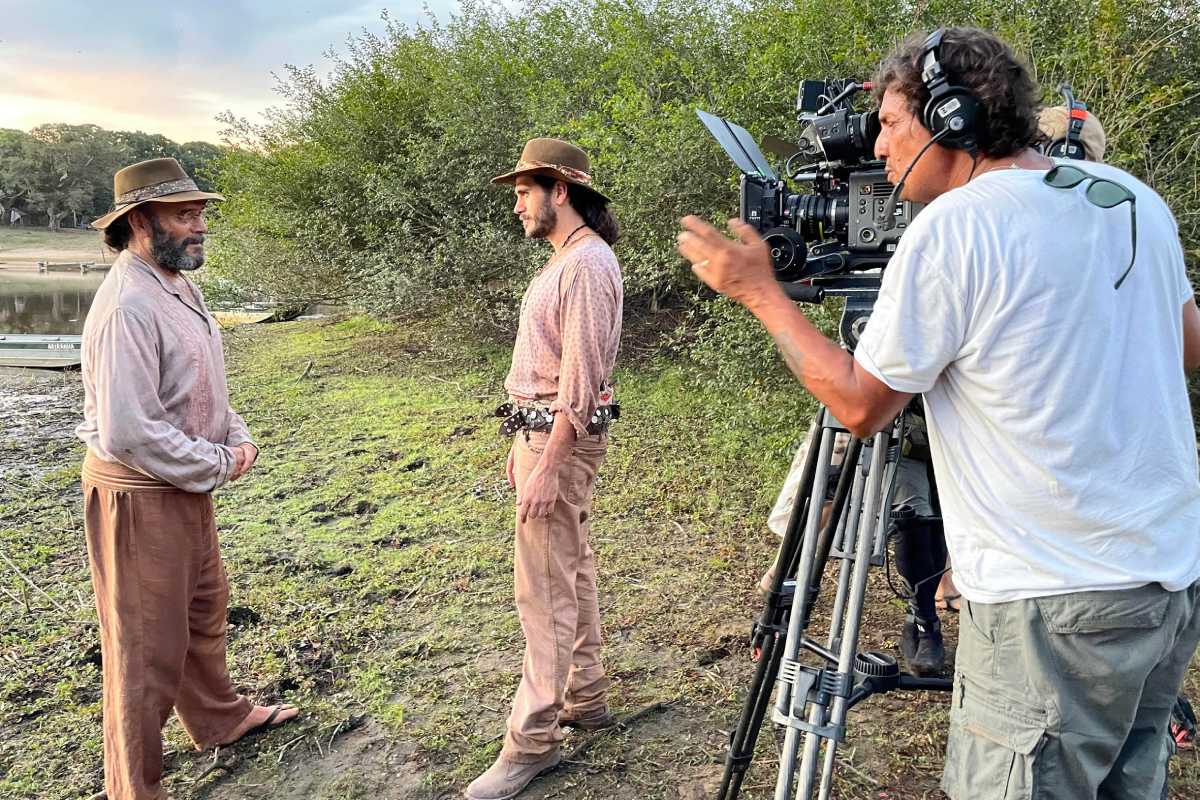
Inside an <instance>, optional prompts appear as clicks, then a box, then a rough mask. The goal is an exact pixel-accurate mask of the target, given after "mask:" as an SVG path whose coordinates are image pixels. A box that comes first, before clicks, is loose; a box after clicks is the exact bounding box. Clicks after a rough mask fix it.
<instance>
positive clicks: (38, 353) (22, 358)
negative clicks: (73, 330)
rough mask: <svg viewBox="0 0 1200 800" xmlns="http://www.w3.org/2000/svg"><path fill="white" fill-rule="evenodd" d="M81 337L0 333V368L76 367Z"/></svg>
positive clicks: (78, 359)
mask: <svg viewBox="0 0 1200 800" xmlns="http://www.w3.org/2000/svg"><path fill="white" fill-rule="evenodd" d="M82 341H83V337H82V336H66V335H63V336H57V335H45V334H40V333H0V367H40V368H42V369H66V368H68V367H78V366H79V362H80V359H81V355H80V345H81V343H82Z"/></svg>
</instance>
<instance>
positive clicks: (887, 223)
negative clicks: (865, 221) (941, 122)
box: [875, 128, 950, 231]
mask: <svg viewBox="0 0 1200 800" xmlns="http://www.w3.org/2000/svg"><path fill="white" fill-rule="evenodd" d="M949 134H950V130H949V129H948V128H943V129H942V130H940V131H938V132H937V133H935V134H934V135H933V138H932V139H930V140H929V141H928V142H926V143H925V146H924V147H922V148H921V152H919V153H917V157H916V158H914V159H913V160H912V163H911V164H909V165H908V169H906V170H904V174H903V175H901V176H900V180H899V181H897V183H896V185H895V186H893V187H892V193H891V194H889V195H888V200H887V204H886V205H884V207H883V213H882V216H881V217H880V218H879V219H876V220H875V224H876V225H881V226H883V229H884V230H885V231H890V230H891V229H892V228H895V227H896V204H897V203H898V202H899V201H900V192H902V191H904V182H905V181H906V180H908V176H909V174H910V173H911V172H912V171H913V167H915V166H916V165H917V162H918V161H920V160H921V156H923V155H925V151H926V150H928V149H929V148H931V147H933V146H934V145H935V144H937V143H938V141H940V140H941V139H944V138H945V137H946V136H948V135H949Z"/></svg>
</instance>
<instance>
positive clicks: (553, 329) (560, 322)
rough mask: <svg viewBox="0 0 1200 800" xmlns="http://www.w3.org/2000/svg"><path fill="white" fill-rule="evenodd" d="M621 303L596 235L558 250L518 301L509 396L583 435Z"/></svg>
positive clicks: (609, 259) (615, 339)
mask: <svg viewBox="0 0 1200 800" xmlns="http://www.w3.org/2000/svg"><path fill="white" fill-rule="evenodd" d="M623 299H624V287H623V285H622V282H621V267H620V265H619V264H618V263H617V257H616V255H614V254H613V251H612V248H610V247H609V246H608V244H607V243H606V242H605V241H604V240H603V239H601V238H600V237H599V236H596V235H594V234H593V235H590V236H585V237H584V238H582V239H580V240H578V241H577V242H573V243H572V244H570V245H569V246H568V247H566V248H564V249H563V250H562V252H560V253H556V254H555V255H554V257H552V258H551V259H550V261H549V262H547V264H546V266H544V267H542V269H541V271H540V272H538V274H537V275H536V276H535V277H534V279H533V281H532V282H531V283H530V284H529V288H528V289H526V290H525V297H524V299H522V300H521V321H520V326H519V328H518V329H517V343H516V346H515V347H514V348H513V358H512V368H511V369H510V370H509V372H508V377H507V378H506V379H505V381H504V388H505V390H506V391H507V392H508V394H509V396H510V397H512V398H513V399H514V400H516V401H521V400H537V401H542V402H546V403H549V405H550V410H551V411H553V412H555V413H556V414H557V413H563V414H565V415H566V416H567V419H569V420H570V421H571V425H572V426H573V427H574V428H575V430H576V431H577V432H578V435H579V436H586V435H587V425H588V420H590V419H591V416H592V414H593V413H594V412H595V410H596V408H597V407H598V406H599V405H601V403H600V402H599V400H600V392H601V388H602V387H605V386H607V385H608V383H609V381H610V379H611V377H612V371H613V365H614V364H615V363H616V360H617V345H618V344H619V343H620V340H621V304H622V302H623ZM606 402H607V401H606Z"/></svg>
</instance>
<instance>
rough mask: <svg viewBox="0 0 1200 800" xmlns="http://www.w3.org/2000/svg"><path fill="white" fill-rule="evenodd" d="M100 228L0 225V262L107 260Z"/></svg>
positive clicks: (23, 263)
mask: <svg viewBox="0 0 1200 800" xmlns="http://www.w3.org/2000/svg"><path fill="white" fill-rule="evenodd" d="M111 260H112V254H111V253H109V252H108V250H107V249H106V248H105V247H104V246H103V242H102V240H101V238H100V232H99V231H91V230H79V229H74V228H64V229H63V230H59V231H52V230H49V229H47V228H41V227H31V226H25V227H16V228H14V227H11V226H9V225H0V265H5V264H7V265H22V266H23V265H33V264H36V263H37V262H39V261H97V262H105V263H107V262H109V261H111Z"/></svg>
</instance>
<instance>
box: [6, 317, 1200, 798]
mask: <svg viewBox="0 0 1200 800" xmlns="http://www.w3.org/2000/svg"><path fill="white" fill-rule="evenodd" d="M226 341H227V345H228V351H229V352H228V360H229V366H230V385H231V387H232V391H233V399H234V404H235V407H236V408H238V409H239V410H240V411H242V412H243V414H244V415H245V416H246V418H247V420H248V422H249V424H250V426H251V429H252V430H253V432H254V433H255V435H256V438H257V439H258V440H259V442H260V443H261V444H262V446H263V451H262V457H261V458H260V461H259V464H258V465H257V466H256V468H255V470H254V472H253V473H252V474H251V475H250V476H249V477H248V478H247V479H246V480H244V481H241V482H238V483H236V484H233V485H232V486H230V487H228V489H226V490H223V491H222V492H220V493H219V495H218V510H217V514H218V522H219V524H220V527H221V536H222V546H223V550H224V555H225V559H226V564H227V567H228V572H229V575H230V581H231V585H232V601H231V603H232V608H231V612H230V623H231V628H230V662H231V665H232V669H233V674H234V678H235V681H237V682H238V683H239V685H240V686H241V687H242V689H243V690H245V691H246V692H248V693H250V694H252V695H253V696H254V697H255V698H257V699H259V700H262V701H277V700H281V699H282V700H286V701H288V702H292V703H296V704H298V705H300V706H302V707H303V708H304V711H305V714H304V718H303V720H302V721H301V722H298V723H295V724H292V725H289V726H287V727H285V728H283V729H281V730H278V731H274V732H272V733H271V734H269V735H266V736H262V737H260V738H258V739H257V740H256V741H255V742H253V743H249V744H241V745H238V746H235V747H233V748H230V749H229V750H228V751H223V752H221V753H218V754H217V757H216V759H215V760H214V757H213V754H212V753H211V752H210V753H206V754H197V753H194V752H193V751H192V750H191V749H190V747H189V745H188V743H187V740H186V737H185V736H184V734H183V731H182V729H181V728H180V726H179V724H178V722H176V721H174V720H172V721H171V722H170V723H169V724H168V727H167V750H168V757H167V765H168V770H169V772H168V776H167V787H168V789H169V791H171V792H172V793H173V795H174V796H175V797H176V798H177V800H189V799H191V798H217V799H224V800H241V799H242V798H289V799H291V798H295V799H296V800H299V798H327V799H328V800H332V799H333V798H339V799H340V798H367V797H370V798H395V799H396V800H418V799H419V800H429V799H430V798H440V797H450V796H455V795H453V794H451V793H452V792H454V791H456V790H458V789H461V787H462V786H464V785H465V784H466V783H467V782H468V781H469V780H470V779H471V778H472V777H474V775H475V774H477V773H478V772H479V771H480V770H482V769H483V768H485V767H486V766H487V764H488V763H489V762H490V760H491V759H492V758H493V757H494V756H495V754H496V752H497V751H498V749H499V746H500V736H501V734H502V732H503V725H504V719H505V716H506V713H507V709H508V702H509V700H510V698H511V695H512V692H513V691H514V689H515V687H516V682H517V678H518V674H519V669H520V661H521V647H522V644H521V633H520V627H519V624H518V621H517V618H516V615H515V613H514V611H513V608H512V597H511V593H512V577H511V537H512V533H511V525H512V505H513V501H514V497H513V492H512V490H511V489H510V488H509V487H508V486H507V483H506V482H505V480H504V475H503V465H504V457H505V452H506V445H507V443H506V442H505V441H504V440H502V439H500V438H499V437H498V436H497V435H496V432H495V428H496V424H497V420H496V419H495V418H494V417H491V416H490V412H491V410H492V408H493V407H494V406H495V404H496V402H497V400H498V398H499V397H500V395H501V393H502V389H501V385H502V380H503V376H504V373H505V370H506V368H507V359H508V356H509V352H508V350H507V348H506V347H505V346H503V345H502V344H488V343H486V342H484V343H480V342H479V341H478V340H477V338H476V337H474V336H469V335H467V334H466V333H465V332H463V331H460V330H455V329H453V328H448V327H446V326H437V325H406V326H394V327H393V326H386V325H381V324H378V323H375V322H373V321H370V320H368V319H364V318H355V319H350V320H345V321H341V322H337V323H330V322H324V321H312V322H300V323H286V324H278V325H259V326H246V327H243V328H239V329H236V330H234V331H231V332H229V333H227V334H226ZM623 353H626V354H631V355H637V353H638V351H637V350H636V349H635V348H625V349H624V350H623ZM645 358H647V359H649V358H650V357H649V356H645ZM618 377H619V380H620V383H619V392H620V396H621V399H622V403H623V406H624V410H625V414H624V415H623V418H622V419H621V421H620V422H619V423H618V426H617V428H616V430H615V432H614V445H613V447H612V450H611V452H610V455H609V458H608V461H607V463H606V464H605V466H604V467H603V469H602V471H601V478H600V485H599V487H598V490H597V502H596V507H595V518H594V523H593V525H594V538H595V541H594V546H595V549H596V551H597V559H598V564H599V573H600V574H599V581H600V585H601V606H602V611H603V615H604V626H605V627H604V636H605V642H606V651H605V657H606V663H607V667H608V669H609V671H610V673H611V674H612V676H613V678H614V688H613V695H612V702H613V705H614V707H615V709H616V710H617V711H618V712H619V713H624V714H632V713H636V712H638V711H642V710H645V713H644V714H643V715H641V716H640V717H638V718H637V719H636V720H634V721H633V722H632V723H631V724H630V725H629V726H628V727H627V728H625V729H623V730H618V731H613V732H609V733H606V734H602V735H599V736H596V737H595V738H594V739H588V738H587V737H586V736H580V735H579V734H574V733H572V734H571V735H570V737H571V738H570V739H569V740H568V747H569V748H572V749H573V748H576V747H578V746H580V745H581V743H584V742H587V744H586V749H585V750H583V751H575V754H574V755H572V756H571V757H570V758H569V759H568V762H567V763H566V764H565V765H564V767H562V768H560V769H559V770H557V771H556V772H555V773H553V774H552V775H550V776H547V777H546V778H543V779H541V780H540V781H539V782H538V783H537V784H535V786H534V787H532V788H531V790H530V791H529V792H527V793H526V794H523V795H522V797H523V798H525V797H528V798H538V797H556V798H566V799H567V800H583V799H584V798H595V799H596V800H599V799H600V798H638V799H639V800H641V799H642V798H645V799H647V800H650V799H658V798H661V799H662V800H686V799H691V798H695V799H696V800H699V798H707V797H711V796H712V795H713V794H714V792H715V787H716V784H717V783H718V782H719V778H720V773H721V764H722V759H723V751H724V745H725V741H726V737H727V732H728V731H729V729H730V727H731V726H732V725H733V724H734V723H735V722H736V719H737V716H738V714H739V712H740V703H741V699H742V697H743V693H744V690H745V688H746V686H747V685H748V683H749V680H750V677H751V674H752V668H753V664H751V663H750V661H749V660H748V658H747V654H746V651H745V647H744V639H745V634H746V632H747V631H748V627H749V622H750V620H751V618H752V616H753V615H754V614H755V612H756V611H757V610H758V608H759V602H758V600H757V599H756V597H755V594H754V586H755V584H756V582H757V579H758V575H759V574H760V573H761V571H762V569H763V568H764V567H765V566H766V564H767V563H769V561H770V559H771V558H772V556H773V554H774V547H775V544H776V542H775V541H774V539H773V537H772V536H771V535H770V534H769V533H768V532H767V531H766V528H765V525H764V524H763V520H764V519H765V516H766V512H767V510H768V508H769V506H770V503H771V502H772V500H773V499H774V493H775V491H776V488H777V486H778V484H779V483H780V482H781V480H782V478H783V473H784V471H785V469H786V466H787V462H788V460H789V457H790V452H789V450H790V447H791V446H792V445H793V444H794V440H795V439H796V438H797V437H798V436H800V435H802V434H803V428H804V427H805V425H803V424H798V425H795V426H792V425H786V424H783V423H782V422H781V421H782V420H787V419H802V418H803V417H804V415H805V413H806V411H808V410H810V409H809V408H808V407H807V406H805V405H804V402H805V401H804V400H803V399H802V395H801V394H800V393H798V392H794V391H787V392H785V391H782V390H780V391H777V392H774V393H763V394H759V395H756V396H752V397H744V396H731V395H728V394H723V393H721V392H719V391H717V390H715V389H713V388H711V387H709V386H707V385H706V384H704V383H703V382H701V381H698V380H693V379H691V378H690V377H689V376H688V374H687V373H686V372H685V371H684V370H683V369H682V367H681V366H680V365H677V364H671V363H665V362H662V361H657V360H643V361H640V362H639V361H636V360H634V359H633V358H632V357H626V358H625V359H624V360H623V362H622V368H621V371H620V373H619V375H618ZM0 397H2V398H4V402H5V403H6V404H8V403H11V405H6V406H4V408H0V412H4V413H5V414H6V419H8V418H11V419H16V420H18V424H17V425H16V426H15V427H14V426H6V429H5V431H4V433H3V436H4V439H3V441H2V442H0V444H2V446H0V479H2V480H3V482H4V484H3V485H4V486H5V494H4V498H3V500H2V501H0V547H2V548H3V553H4V555H5V556H6V557H7V558H8V559H9V560H10V561H11V563H0V588H2V589H3V592H2V593H0V647H2V652H0V664H3V669H4V677H3V680H2V681H0V687H2V688H0V798H4V800H9V798H13V799H14V800H15V798H30V797H37V798H68V797H70V798H74V797H86V796H87V795H88V794H89V793H90V792H92V791H96V790H97V789H98V788H99V785H100V780H101V779H100V770H101V751H100V741H99V724H100V704H99V687H100V680H99V650H98V647H97V645H96V634H95V628H94V619H95V612H94V609H93V608H92V605H91V596H90V582H89V580H88V574H87V566H86V556H85V551H84V546H83V539H82V532H81V528H80V521H79V512H80V509H79V503H80V500H79V491H78V484H77V480H78V464H79V461H80V459H81V458H82V450H81V448H80V447H79V446H78V445H77V444H76V443H75V442H74V440H73V439H72V438H71V434H70V430H71V428H72V427H73V425H74V421H75V419H76V418H77V415H78V409H79V407H80V403H81V399H82V398H81V392H80V390H79V387H78V376H77V374H68V375H65V376H64V375H53V374H51V375H39V376H30V375H29V374H24V375H21V376H14V375H12V374H10V373H6V374H0ZM10 408H11V409H15V411H14V412H13V416H12V417H8V416H7V414H8V409H10ZM34 585H36V587H37V588H36V589H35V588H33V586H34ZM42 592H44V594H43V593H42ZM871 596H872V601H871V603H870V606H869V611H868V615H867V621H866V624H865V629H866V632H865V635H864V639H865V641H864V644H863V646H864V649H867V648H883V649H889V650H894V649H895V647H896V641H895V632H896V631H898V630H899V627H900V624H901V622H902V618H903V610H902V608H901V607H900V605H899V603H898V602H896V601H894V600H893V599H891V595H890V593H889V592H888V590H887V588H886V584H885V581H884V579H883V576H882V575H875V576H873V579H872V587H871ZM818 616H820V615H819V614H818ZM947 634H948V639H949V641H950V643H951V644H952V642H953V641H954V639H955V638H956V630H955V625H954V620H953V619H951V620H948V621H947ZM951 650H952V647H951ZM1189 680H1190V686H1189V688H1190V691H1191V692H1192V695H1193V697H1195V696H1200V682H1198V680H1197V671H1196V668H1195V666H1194V667H1193V670H1192V672H1191V674H1190V678H1189ZM945 703H946V698H945V696H921V695H912V694H895V695H892V696H888V697H881V698H875V699H873V700H870V701H868V702H867V703H865V704H863V705H862V706H860V707H859V708H858V709H857V710H856V711H855V712H854V713H853V715H852V717H851V719H852V723H851V731H852V737H851V740H850V742H849V743H848V744H847V746H846V747H845V748H844V749H843V750H841V751H840V753H841V755H842V758H843V761H844V762H845V764H846V765H847V766H845V767H844V768H842V769H840V770H839V773H838V791H837V795H838V796H839V797H847V798H852V797H868V796H870V797H874V798H896V799H898V798H909V797H912V798H917V797H938V796H940V795H937V794H936V789H935V787H936V785H937V780H938V773H939V770H940V764H941V755H942V749H943V747H944V743H945V736H944V730H945V725H946V714H945ZM774 754H775V749H774V735H773V732H772V731H771V730H770V726H769V725H768V726H767V729H765V730H764V732H763V736H762V737H761V741H760V747H759V755H758V761H756V764H755V766H754V768H753V770H752V772H751V778H750V781H749V784H748V786H747V789H746V790H745V791H744V792H743V797H745V798H747V800H750V799H751V798H763V797H768V796H770V794H771V787H773V783H774V769H775V755H774ZM1172 770H1173V773H1174V776H1175V780H1176V784H1175V787H1174V790H1173V793H1172V797H1173V798H1178V799H1179V800H1182V798H1185V797H1195V796H1197V794H1198V793H1200V763H1198V761H1197V758H1196V756H1195V755H1194V754H1192V755H1187V756H1185V757H1184V758H1180V759H1176V760H1175V761H1174V764H1173V767H1172Z"/></svg>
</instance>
